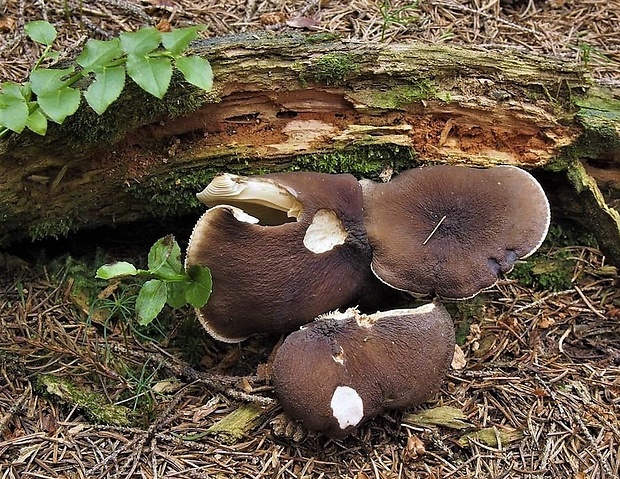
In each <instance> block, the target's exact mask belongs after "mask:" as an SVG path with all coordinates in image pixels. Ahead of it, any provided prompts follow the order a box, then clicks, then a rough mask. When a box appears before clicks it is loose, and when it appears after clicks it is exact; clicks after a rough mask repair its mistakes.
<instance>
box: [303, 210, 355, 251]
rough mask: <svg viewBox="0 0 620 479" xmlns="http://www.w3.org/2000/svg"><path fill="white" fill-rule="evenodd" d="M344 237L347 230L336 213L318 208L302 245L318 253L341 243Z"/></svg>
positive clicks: (345, 237)
mask: <svg viewBox="0 0 620 479" xmlns="http://www.w3.org/2000/svg"><path fill="white" fill-rule="evenodd" d="M346 239H347V232H346V231H345V229H344V226H342V223H341V222H340V220H339V219H338V216H337V215H336V213H334V212H333V211H330V210H319V211H317V212H316V213H315V215H314V217H313V218H312V223H310V226H308V229H307V230H306V234H305V236H304V246H305V247H306V248H308V249H309V250H310V251H312V252H313V253H317V254H319V253H325V252H326V251H329V250H331V249H332V248H333V247H334V246H337V245H339V244H343V243H344V241H345V240H346Z"/></svg>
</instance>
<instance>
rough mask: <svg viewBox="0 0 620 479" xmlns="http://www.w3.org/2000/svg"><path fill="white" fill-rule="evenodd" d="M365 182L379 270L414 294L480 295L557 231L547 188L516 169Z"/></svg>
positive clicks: (458, 170) (454, 170)
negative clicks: (552, 228)
mask: <svg viewBox="0 0 620 479" xmlns="http://www.w3.org/2000/svg"><path fill="white" fill-rule="evenodd" d="M361 183H362V188H363V191H364V213H365V224H366V229H367V231H368V239H369V241H370V245H371V247H372V250H373V258H372V270H373V271H374V273H375V274H376V275H377V277H378V278H379V279H380V280H381V281H383V282H385V283H386V284H388V285H390V286H392V287H393V288H396V289H399V290H401V291H406V292H408V293H410V294H413V295H426V294H430V295H439V296H442V297H445V298H452V299H464V298H470V297H472V296H475V295H476V294H477V293H479V292H480V291H482V290H484V289H486V288H489V287H491V286H493V285H494V284H495V283H496V282H497V280H498V278H499V276H500V275H501V274H502V273H506V272H508V271H510V270H511V269H512V267H513V265H514V263H515V261H516V260H517V259H519V258H526V257H528V256H529V255H531V254H532V253H533V252H534V251H536V250H537V249H538V247H539V246H540V245H541V244H542V242H543V240H544V239H545V236H546V235H547V230H548V228H549V221H550V211H549V202H548V201H547V197H546V196H545V193H544V191H543V189H542V188H541V186H540V184H539V183H538V182H537V181H536V180H535V179H534V177H533V176H532V175H530V174H529V173H527V172H526V171H524V170H521V169H519V168H516V167H513V166H498V167H495V168H489V169H475V168H465V167H461V166H447V165H440V166H430V167H422V168H416V169H413V170H408V171H405V172H403V173H401V174H400V175H398V176H397V177H395V178H394V179H393V180H392V181H390V182H389V183H384V184H378V183H374V182H371V181H367V180H362V182H361Z"/></svg>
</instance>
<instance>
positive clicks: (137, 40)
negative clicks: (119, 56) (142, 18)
mask: <svg viewBox="0 0 620 479" xmlns="http://www.w3.org/2000/svg"><path fill="white" fill-rule="evenodd" d="M160 43H161V33H159V30H157V29H156V28H154V27H145V28H141V29H140V30H137V31H135V32H128V33H121V35H120V44H121V49H122V50H123V51H124V52H125V53H126V54H127V55H139V56H144V55H146V54H147V53H151V52H152V51H153V50H155V49H156V48H157V47H159V44H160Z"/></svg>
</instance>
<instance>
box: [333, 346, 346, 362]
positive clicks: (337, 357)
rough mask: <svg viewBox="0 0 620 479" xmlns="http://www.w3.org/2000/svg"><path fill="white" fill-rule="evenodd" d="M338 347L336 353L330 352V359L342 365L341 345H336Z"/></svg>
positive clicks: (342, 352)
mask: <svg viewBox="0 0 620 479" xmlns="http://www.w3.org/2000/svg"><path fill="white" fill-rule="evenodd" d="M338 347H339V348H340V349H339V350H338V352H337V353H334V354H332V359H333V360H334V361H335V362H337V363H338V364H340V365H341V366H342V365H344V349H342V346H338Z"/></svg>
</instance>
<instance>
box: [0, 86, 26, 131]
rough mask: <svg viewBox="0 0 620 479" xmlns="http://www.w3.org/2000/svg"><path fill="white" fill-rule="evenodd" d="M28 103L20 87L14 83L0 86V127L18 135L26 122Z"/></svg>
mask: <svg viewBox="0 0 620 479" xmlns="http://www.w3.org/2000/svg"><path fill="white" fill-rule="evenodd" d="M28 114H29V112H28V103H27V102H26V99H25V98H24V95H23V93H22V89H21V86H20V85H18V84H17V83H14V82H5V83H3V84H2V92H0V125H2V126H5V127H6V128H8V129H9V130H12V131H14V132H16V133H20V132H21V131H22V130H23V129H24V127H25V126H26V123H27V122H28Z"/></svg>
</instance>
